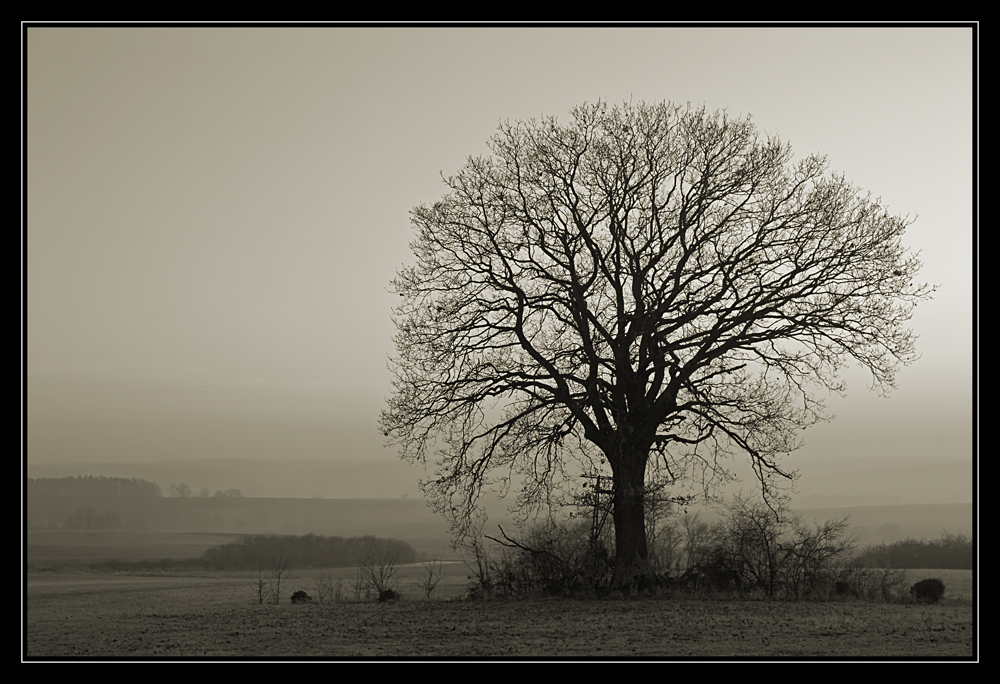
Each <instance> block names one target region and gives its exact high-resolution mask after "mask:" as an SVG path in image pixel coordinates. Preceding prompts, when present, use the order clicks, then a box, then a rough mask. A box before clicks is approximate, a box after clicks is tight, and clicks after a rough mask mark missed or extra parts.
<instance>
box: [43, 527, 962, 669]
mask: <svg viewBox="0 0 1000 684" xmlns="http://www.w3.org/2000/svg"><path fill="white" fill-rule="evenodd" d="M78 534H85V533H78ZM104 534H105V535H106V534H110V533H104ZM96 539H97V541H96V542H95V544H102V543H103V544H104V545H106V546H108V545H113V541H114V540H113V539H108V538H107V537H97V538H96ZM48 541H52V538H49V539H48ZM62 541H64V542H65V541H66V539H63V540H62ZM69 541H75V542H76V544H75V547H76V548H77V550H76V551H73V550H72V549H73V548H74V545H73V544H70V545H68V546H63V547H61V549H62V550H61V551H60V550H59V548H58V547H57V548H54V547H53V545H49V546H48V547H47V553H48V554H49V555H50V556H53V555H55V556H60V555H62V554H78V553H81V552H80V551H79V548H80V547H81V546H85V542H86V540H84V539H82V538H81V537H79V536H77V537H74V538H71V539H70V540H69ZM133 541H135V540H133ZM209 541H215V543H218V541H217V540H210V539H206V538H204V537H199V536H198V535H174V536H173V537H171V536H169V535H152V536H151V539H150V540H149V544H150V545H151V546H152V547H156V549H157V550H160V551H162V550H163V549H174V550H175V552H176V555H177V556H178V557H180V556H182V555H183V554H191V550H192V548H195V549H196V548H198V547H199V546H200V545H204V544H207V543H208V542H209ZM37 546H38V545H37V544H36V545H35V548H36V550H37ZM42 546H43V547H45V545H42ZM30 548H32V547H29V549H30ZM144 548H147V552H146V553H145V554H139V555H148V553H152V551H151V549H150V547H148V546H144ZM105 553H107V552H105ZM137 553H138V552H137ZM98 555H99V553H98V552H96V551H94V550H93V548H91V549H90V551H89V552H88V554H87V556H88V558H89V559H90V560H93V558H94V557H96V556H98ZM31 556H32V553H31V552H30V551H29V560H30V559H31ZM443 568H444V571H445V578H444V580H443V581H442V583H441V584H440V585H439V586H438V587H437V588H436V589H435V591H434V593H433V594H432V597H431V598H430V599H428V598H427V597H426V596H425V594H424V592H423V590H422V589H421V588H420V583H421V580H422V579H423V577H425V576H426V570H425V568H424V567H423V566H422V565H420V564H416V565H413V566H408V567H404V568H402V569H401V571H400V575H399V582H398V588H399V591H400V593H401V594H402V597H403V598H402V599H401V600H400V601H398V602H390V603H384V604H380V603H377V602H375V601H370V600H369V601H365V600H363V599H362V600H359V599H358V598H357V597H356V596H354V595H353V592H352V589H351V582H352V581H353V580H354V578H355V571H354V570H353V569H349V568H344V569H338V570H327V571H321V570H304V571H295V570H294V569H293V575H292V579H291V581H289V582H288V583H287V584H285V585H284V587H283V590H282V597H281V602H280V603H279V604H277V605H271V604H263V605H261V604H259V603H258V602H257V600H256V597H255V595H254V590H253V588H252V587H251V585H250V579H251V578H250V575H249V573H239V572H221V571H200V570H197V571H177V572H153V573H145V574H138V573H117V574H116V573H103V574H99V573H86V572H83V571H80V570H76V571H62V572H37V571H30V572H28V573H27V575H26V584H25V589H26V602H25V609H26V613H25V621H24V624H25V628H26V631H25V634H24V650H23V655H24V656H25V657H26V658H27V659H32V660H33V659H39V660H47V659H58V658H69V659H79V658H92V659H98V660H105V659H118V658H137V659H160V658H171V659H181V660H189V659H202V658H232V659H257V658H264V659H299V658H302V659H309V658H320V659H338V658H340V659H375V658H402V659H467V658H510V659H537V658H568V659H578V658H599V659H623V658H624V659H628V658H640V659H656V658H694V659H716V658H737V659H799V658H805V659H817V658H818V659H845V658H846V659H853V658H905V659H911V658H913V659H925V658H930V659H972V658H973V657H974V656H975V653H976V650H975V644H976V638H975V634H976V631H975V626H974V615H973V604H972V602H971V601H970V600H969V597H970V596H971V595H972V573H971V572H970V571H956V570H951V571H908V581H909V582H913V581H916V580H918V579H921V578H922V577H925V576H931V575H933V576H936V577H940V578H941V579H942V580H943V581H944V582H945V585H946V586H947V587H948V592H947V593H946V595H945V598H944V600H943V601H942V602H941V603H940V604H936V605H922V604H914V603H908V604H871V603H862V602H855V601H842V602H841V601H838V602H827V603H808V602H803V603H782V602H763V601H746V600H742V601H736V600H708V599H702V600H696V599H691V598H677V597H673V598H671V597H661V598H652V599H642V600H622V599H615V600H612V599H603V600H596V599H595V600H570V599H537V600H524V601H479V602H470V601H465V600H461V599H462V598H463V596H464V594H465V589H466V586H467V584H468V579H467V576H468V573H469V570H468V568H466V566H465V565H464V564H462V563H447V564H445V565H444V566H443ZM321 576H326V577H330V578H332V579H333V580H334V581H337V580H340V581H341V588H342V591H343V597H342V600H340V601H336V602H327V603H322V604H319V603H313V604H299V605H292V604H291V603H290V601H289V598H288V597H289V596H290V595H291V593H292V592H294V591H297V590H304V591H306V592H308V593H309V594H310V595H313V596H316V595H317V593H318V592H317V591H316V582H317V580H318V579H319V578H320V577H321Z"/></svg>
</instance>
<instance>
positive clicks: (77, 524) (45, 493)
mask: <svg viewBox="0 0 1000 684" xmlns="http://www.w3.org/2000/svg"><path fill="white" fill-rule="evenodd" d="M27 485H28V486H27V506H28V520H29V522H31V523H34V524H45V525H50V526H60V527H65V528H66V529H112V528H114V527H118V526H120V525H122V524H125V523H126V522H128V521H132V520H136V519H144V520H145V519H148V518H149V516H150V513H151V512H152V511H155V510H157V509H158V506H157V504H158V503H159V500H160V498H161V496H162V492H161V491H160V487H159V485H157V484H156V483H155V482H150V481H148V480H140V479H138V478H132V479H129V478H125V477H103V476H99V477H94V476H92V475H87V476H83V477H57V478H38V479H34V478H29V479H28V483H27Z"/></svg>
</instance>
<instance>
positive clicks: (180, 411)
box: [21, 22, 988, 662]
mask: <svg viewBox="0 0 1000 684" xmlns="http://www.w3.org/2000/svg"><path fill="white" fill-rule="evenodd" d="M21 37H22V72H23V73H22V110H23V117H22V163H23V169H22V187H23V202H22V223H23V233H22V243H21V244H22V337H23V340H24V343H23V345H22V385H21V387H22V407H21V408H22V439H21V444H22V473H21V476H22V520H21V522H22V549H21V552H22V558H21V561H22V564H21V571H22V603H21V618H22V632H21V636H22V640H21V641H22V643H21V659H22V661H29V662H49V661H117V660H134V661H148V662H164V661H212V660H231V661H267V660H282V661H294V660H333V661H338V660H358V661H381V660H406V661H439V660H440V661H458V660H491V661H493V660H495V661H536V660H609V661H610V660H614V661H617V660H624V661H628V660H637V661H640V660H641V661H646V660H649V661H656V660H697V661H705V662H711V661H726V660H736V661H795V660H804V661H843V660H863V661H877V660H893V661H895V660H906V661H909V660H913V661H969V662H974V661H978V659H979V656H980V641H981V639H980V632H979V618H980V614H979V608H980V601H979V598H980V577H979V555H978V550H979V544H978V542H979V536H980V534H981V531H980V530H981V526H980V518H979V510H980V508H979V501H980V496H981V495H982V493H981V491H980V478H979V451H978V447H979V434H978V404H977V401H978V391H979V390H978V388H979V385H978V358H977V357H976V356H975V349H976V345H977V343H978V331H979V328H978V311H977V310H976V309H975V303H976V301H978V300H977V296H978V261H977V254H978V250H977V245H978V237H979V234H978V215H979V211H978V205H977V202H978V195H977V194H976V188H977V183H978V177H977V174H978V158H979V157H978V151H979V148H978V108H979V104H978V103H979V99H978V92H979V91H978V81H977V78H978V73H979V71H978V50H979V41H978V39H979V31H978V23H976V22H964V23H963V22H937V23H898V24H888V23H879V24H872V25H860V24H859V25H855V24H833V23H816V24H799V23H796V24H787V23H781V24H766V23H753V24H698V25H689V24H662V25H661V24H646V23H632V24H613V25H596V24H583V23H570V24H565V25H561V24H560V25H556V24H539V25H521V24H518V25H513V24H510V25H508V24H469V25H466V24H463V25H455V24H439V25H438V24H431V23H426V24H425V23H422V24H365V25H355V24H330V25H323V24H279V23H274V24H232V25H230V24H218V25H213V24H210V23H206V24H198V25H188V24H170V23H149V24H134V23H130V24H115V23H86V24H83V23H81V24H68V23H60V24H53V23H45V22H22V36H21ZM970 255H971V258H970ZM986 494H988V491H987V492H986Z"/></svg>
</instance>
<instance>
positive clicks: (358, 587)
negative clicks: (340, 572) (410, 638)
mask: <svg viewBox="0 0 1000 684" xmlns="http://www.w3.org/2000/svg"><path fill="white" fill-rule="evenodd" d="M398 558H399V552H398V550H397V549H395V548H393V547H391V546H387V545H382V544H371V545H369V546H367V547H366V548H365V551H364V556H363V557H362V559H361V562H360V563H359V564H358V575H357V581H356V582H355V595H356V596H357V597H358V598H359V599H360V598H361V593H362V591H363V592H364V594H365V598H370V597H371V595H372V594H374V595H376V596H378V597H379V600H380V601H383V600H385V599H383V598H382V597H383V596H390V594H389V593H387V592H391V595H396V597H397V598H398V594H397V592H396V583H397V579H396V575H397V573H398V572H399V566H398V565H397V564H396V563H397V560H398Z"/></svg>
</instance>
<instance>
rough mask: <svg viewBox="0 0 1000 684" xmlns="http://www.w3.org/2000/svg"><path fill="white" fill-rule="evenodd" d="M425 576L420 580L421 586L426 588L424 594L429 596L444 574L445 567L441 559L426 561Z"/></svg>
mask: <svg viewBox="0 0 1000 684" xmlns="http://www.w3.org/2000/svg"><path fill="white" fill-rule="evenodd" d="M424 573H425V574H424V576H423V578H422V580H421V581H420V588H421V589H423V590H424V594H425V595H426V596H427V598H430V597H431V594H432V593H433V592H434V589H436V588H437V585H438V584H440V582H441V579H442V577H443V576H444V568H443V566H442V565H441V559H440V558H439V559H437V560H435V561H427V562H425V563H424Z"/></svg>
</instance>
